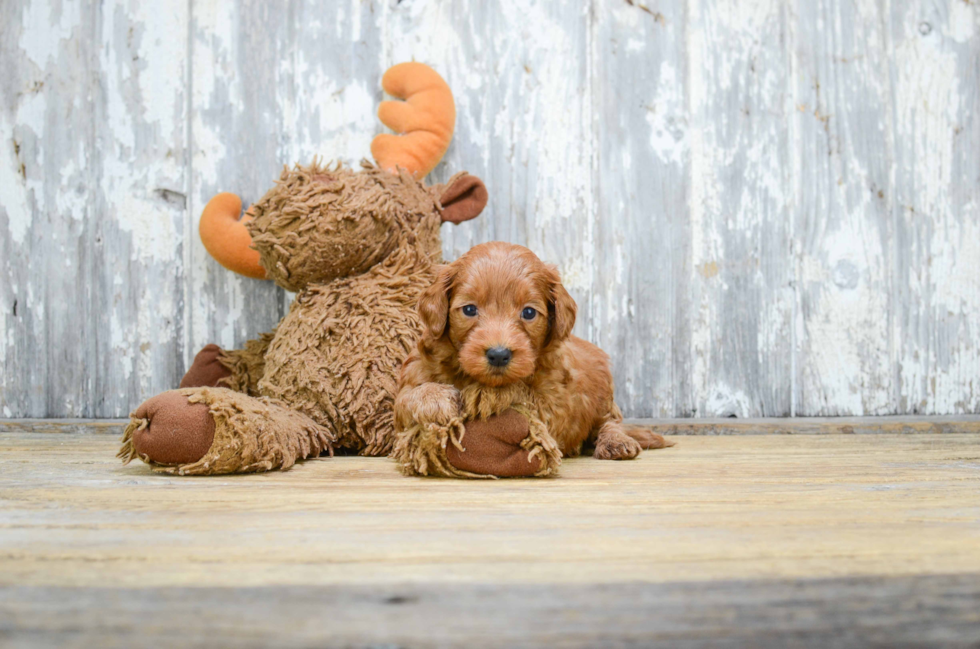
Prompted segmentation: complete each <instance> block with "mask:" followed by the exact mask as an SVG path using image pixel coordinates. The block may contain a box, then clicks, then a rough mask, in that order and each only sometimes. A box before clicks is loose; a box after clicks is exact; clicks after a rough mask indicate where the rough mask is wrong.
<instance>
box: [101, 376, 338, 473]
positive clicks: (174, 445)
mask: <svg viewBox="0 0 980 649" xmlns="http://www.w3.org/2000/svg"><path fill="white" fill-rule="evenodd" d="M333 442H334V436H333V434H332V433H331V432H330V431H328V430H327V429H326V428H324V427H322V426H320V425H318V424H317V423H316V422H314V421H313V420H312V419H310V418H309V417H307V416H306V415H304V414H302V413H299V412H296V411H294V410H290V409H289V408H287V407H285V405H283V404H282V403H280V402H278V401H274V400H271V399H267V398H264V397H262V398H259V397H250V396H248V395H245V394H242V393H240V392H235V391H233V390H229V389H227V388H189V389H182V390H171V391H170V392H164V393H163V394H160V395H157V396H155V397H153V398H152V399H149V400H147V401H145V402H144V403H143V404H142V405H141V406H140V407H139V408H137V409H136V410H135V411H134V412H133V413H132V414H131V415H130V423H129V426H127V427H126V431H125V433H124V434H123V440H122V448H121V449H120V451H119V457H120V458H121V459H122V460H123V461H124V462H126V463H128V462H130V461H131V460H133V459H134V458H140V459H141V460H143V461H144V462H146V463H147V464H149V465H151V466H152V467H153V468H154V470H157V471H164V472H167V473H175V474H179V475H215V474H225V473H249V472H255V471H271V470H273V469H288V468H289V467H291V466H292V465H293V464H294V463H295V462H296V461H297V460H301V459H304V458H309V457H316V456H317V455H319V454H320V453H321V452H322V451H324V450H329V451H331V452H332V444H333Z"/></svg>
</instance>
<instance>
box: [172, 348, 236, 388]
mask: <svg viewBox="0 0 980 649" xmlns="http://www.w3.org/2000/svg"><path fill="white" fill-rule="evenodd" d="M220 355H221V348H220V347H218V346H217V345H205V346H204V347H202V348H201V351H199V352H197V356H195V357H194V362H193V363H192V364H191V367H190V369H189V370H187V373H186V374H184V378H182V379H181V380H180V386H179V387H182V388H213V387H217V386H218V385H220V384H221V381H222V380H223V379H226V378H228V377H229V376H231V374H232V372H231V370H229V369H228V368H227V367H225V365H223V364H222V362H221V361H220V360H218V357H219V356H220Z"/></svg>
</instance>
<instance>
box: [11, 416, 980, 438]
mask: <svg viewBox="0 0 980 649" xmlns="http://www.w3.org/2000/svg"><path fill="white" fill-rule="evenodd" d="M128 421H129V420H128V419H0V433H71V434H102V435H121V434H122V432H123V429H124V428H125V427H126V424H127V423H128ZM626 422H627V423H630V424H637V425H641V426H648V427H650V428H651V429H652V430H653V431H654V432H657V433H660V434H661V435H875V434H889V435H894V434H914V433H920V434H931V435H934V434H949V433H974V434H980V415H955V416H919V417H914V416H904V415H899V416H886V417H787V418H760V419H736V418H734V417H732V418H723V419H718V418H704V419H690V418H688V419H627V420H626Z"/></svg>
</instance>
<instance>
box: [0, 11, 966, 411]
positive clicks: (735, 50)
mask: <svg viewBox="0 0 980 649" xmlns="http://www.w3.org/2000/svg"><path fill="white" fill-rule="evenodd" d="M0 53H2V57H3V61H4V62H5V64H6V68H5V70H6V72H5V74H4V77H3V79H2V80H0V417H8V418H10V417H119V416H124V415H125V414H126V413H127V412H129V411H130V410H131V409H132V408H134V407H135V406H136V405H138V403H139V402H140V401H142V400H143V399H145V398H147V397H149V396H151V395H153V394H154V393H156V392H159V391H160V390H163V389H165V388H169V387H172V386H173V385H175V384H176V383H177V382H178V381H179V379H180V377H181V375H182V374H183V372H184V370H185V368H186V366H187V364H188V363H189V362H190V360H191V359H192V358H193V355H194V353H195V352H196V351H197V350H198V349H199V348H200V347H201V346H203V345H204V344H206V343H209V342H217V343H219V344H221V345H224V346H235V345H240V344H241V343H242V342H243V341H244V340H246V339H248V338H251V337H254V336H256V335H257V334H259V333H260V332H263V331H267V330H268V329H269V328H270V327H272V326H273V325H274V324H275V323H276V322H277V321H278V320H279V319H280V318H281V316H282V314H283V313H284V312H285V309H286V308H287V306H288V304H289V302H290V300H291V296H290V295H289V294H287V293H286V292H284V291H282V290H279V289H277V288H276V287H274V286H272V285H271V284H268V283H264V282H258V281H254V280H247V279H241V278H237V277H235V276H233V275H232V274H230V273H228V272H227V271H225V270H224V269H222V268H221V267H220V266H218V265H217V264H216V263H215V262H213V261H212V260H211V259H210V258H208V256H207V255H206V253H205V252H204V250H203V247H202V246H201V244H200V242H199V240H198V237H197V234H196V229H197V219H198V216H199V214H200V211H201V208H202V206H203V205H204V203H205V201H206V200H207V199H208V198H210V196H211V195H212V194H213V193H214V192H217V191H223V190H230V191H235V192H238V193H240V194H241V195H242V196H243V197H244V198H245V199H246V201H249V200H254V199H255V198H257V197H259V196H260V195H261V194H262V193H263V192H264V191H265V190H266V189H268V187H269V186H270V185H271V183H272V181H273V179H274V178H275V177H276V176H277V174H278V172H279V170H280V169H281V166H282V165H284V164H292V163H293V162H308V161H309V160H310V159H311V158H312V157H313V156H314V155H320V156H322V157H323V158H325V159H340V160H343V161H345V162H347V163H356V162H357V161H358V160H359V159H360V158H361V157H363V156H365V155H367V154H368V150H369V143H370V140H371V137H372V136H373V135H374V134H375V133H377V132H379V131H380V130H381V125H380V124H379V123H378V122H377V120H376V119H375V117H374V112H375V109H376V106H377V103H378V101H379V100H381V99H382V93H381V92H380V90H379V87H378V86H379V83H378V81H379V79H380V76H381V74H382V73H383V71H384V70H385V69H386V67H387V66H388V65H390V64H392V63H395V62H398V61H402V60H410V59H415V60H419V61H424V62H426V63H429V64H431V65H433V66H435V67H436V69H438V70H439V71H440V72H441V73H442V74H444V75H445V77H446V78H447V80H448V81H449V82H450V84H451V86H452V87H453V88H454V91H455V94H456V98H457V108H458V120H457V137H456V139H455V140H454V142H453V144H452V146H451V148H450V151H449V153H448V155H447V157H446V160H445V162H444V163H443V164H442V165H440V166H439V167H438V168H437V169H436V171H435V172H434V173H433V174H432V177H431V178H430V180H431V181H432V182H441V181H444V180H445V179H446V178H448V176H449V175H450V174H451V173H452V172H454V171H457V170H461V169H467V170H469V171H471V172H473V173H475V174H477V175H479V176H480V177H481V178H483V179H484V180H485V181H486V182H487V184H488V187H489V188H490V191H491V202H490V205H489V207H488V209H487V211H486V212H485V214H484V215H483V216H482V217H481V218H479V219H476V220H474V221H472V222H470V223H466V224H463V225H461V226H458V227H453V226H445V228H444V241H445V246H444V252H445V255H446V257H447V258H455V257H456V256H458V255H459V254H461V253H462V252H464V251H465V250H467V249H468V248H469V247H470V246H471V245H473V244H475V243H478V242H482V241H487V240H492V239H503V240H508V241H513V242H517V243H523V244H527V245H529V246H531V247H532V248H534V249H535V250H536V251H537V252H539V253H540V254H541V256H542V257H544V258H546V259H547V260H548V261H551V262H554V263H556V264H558V265H559V267H560V268H561V270H562V272H563V274H564V276H565V281H566V283H567V284H568V285H569V288H570V289H571V292H572V294H573V295H574V296H575V298H576V299H577V300H578V303H579V320H578V323H577V327H576V332H577V333H579V334H580V335H583V336H585V337H587V338H589V339H591V340H594V341H596V342H598V343H599V344H601V345H602V346H603V347H605V348H606V349H607V350H608V351H609V352H610V354H611V356H612V358H613V364H614V367H615V376H616V380H617V383H618V389H619V394H620V402H621V404H622V406H623V408H624V411H625V412H626V413H627V415H630V416H634V417H654V416H656V417H689V416H697V417H724V416H727V415H737V416H739V417H740V418H746V417H762V416H766V417H768V416H780V417H785V416H859V415H899V414H905V415H916V414H922V415H930V414H932V415H935V414H968V413H973V414H976V413H980V383H978V379H977V377H978V376H980V345H978V344H977V342H976V340H977V336H976V328H977V325H976V323H977V322H980V270H978V269H980V243H977V242H980V207H978V206H980V158H978V157H977V155H976V151H977V150H978V149H980V122H978V119H977V117H976V116H977V114H978V113H980V81H978V79H977V75H976V74H975V71H976V69H977V67H978V65H980V5H978V3H976V2H966V1H963V0H950V1H949V2H939V3H936V2H926V1H924V0H890V1H889V2H884V3H882V2H877V1H876V0H814V1H812V2H802V1H800V0H764V1H760V2H753V3H740V2H733V1H731V0H684V1H683V2H653V1H643V2H641V1H640V0H635V1H634V0H629V1H627V0H589V1H588V2H585V3H582V2H571V1H564V0H563V1H560V2H552V1H547V2H546V1H543V0H539V1H530V2H517V1H516V0H507V1H502V2H495V3H485V2H478V1H476V0H461V1H458V2H451V3H449V2H433V1H429V0H404V1H401V2H395V1H393V0H343V1H341V2H334V3H328V4H327V5H323V4H322V3H317V2H312V1H311V0H290V1H289V2H286V3H280V4H275V5H273V4H270V3H267V2H260V1H258V0H232V1H230V2H217V1H215V0H190V1H189V2H177V3H142V4H140V3H136V2H133V1H131V0H114V1H112V2H107V3H96V4H94V5H91V6H88V5H85V6H82V5H77V4H71V3H68V4H65V3H60V2H53V1H51V0H11V1H10V2H6V3H4V4H3V6H2V8H0Z"/></svg>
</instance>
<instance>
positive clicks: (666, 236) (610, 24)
mask: <svg viewBox="0 0 980 649" xmlns="http://www.w3.org/2000/svg"><path fill="white" fill-rule="evenodd" d="M658 10H659V11H657V12H655V11H653V10H651V9H649V8H647V7H645V6H644V5H643V4H642V3H641V4H637V3H626V2H622V1H621V0H604V1H602V2H598V3H596V6H595V9H594V10H593V19H594V21H595V23H596V24H595V27H594V30H593V31H594V37H593V38H594V44H593V50H594V53H595V54H594V56H595V68H594V74H593V84H592V95H593V102H594V106H595V108H594V112H595V115H596V118H595V123H596V136H595V147H596V154H595V156H596V159H595V177H596V192H595V194H596V204H597V208H596V220H595V271H594V272H595V282H594V295H593V314H594V315H593V323H592V324H593V327H592V337H593V339H594V341H595V342H596V343H597V344H598V345H600V346H601V347H602V348H603V349H605V350H606V352H607V353H609V354H610V356H611V357H612V359H613V362H614V365H615V372H616V390H617V402H618V403H619V405H620V407H621V408H622V409H623V410H624V412H627V413H629V414H631V415H632V416H636V417H650V416H660V417H670V416H675V415H690V414H692V413H691V411H692V408H691V407H690V406H689V403H690V400H691V376H690V373H689V372H688V369H689V367H690V366H689V360H690V345H691V327H690V326H689V324H688V318H689V316H690V309H691V300H690V299H689V295H690V290H691V287H690V284H691V282H693V281H695V279H694V278H693V277H691V276H690V271H691V261H690V259H691V253H690V247H691V228H690V224H689V221H688V219H686V218H678V217H679V215H680V214H686V213H687V212H688V210H689V205H688V198H687V197H688V192H689V191H690V187H689V177H690V137H689V132H690V131H689V129H690V126H691V125H690V120H689V118H688V104H687V80H686V75H685V70H686V67H687V66H686V61H685V48H684V43H685V29H686V24H687V23H686V17H687V12H686V10H685V7H684V5H683V4H682V3H662V5H661V6H659V7H658ZM661 12H662V13H661ZM624 89H629V92H628V93H624Z"/></svg>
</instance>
